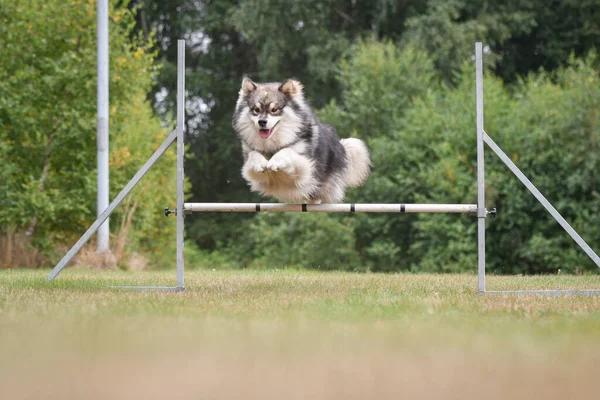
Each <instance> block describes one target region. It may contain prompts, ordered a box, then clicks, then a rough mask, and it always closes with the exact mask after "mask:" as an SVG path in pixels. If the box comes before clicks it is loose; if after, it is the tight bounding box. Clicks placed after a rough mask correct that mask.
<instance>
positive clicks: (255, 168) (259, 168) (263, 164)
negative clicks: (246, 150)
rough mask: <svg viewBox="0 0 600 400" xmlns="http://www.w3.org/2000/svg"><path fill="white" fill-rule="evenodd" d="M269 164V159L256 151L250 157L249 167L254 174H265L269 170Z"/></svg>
mask: <svg viewBox="0 0 600 400" xmlns="http://www.w3.org/2000/svg"><path fill="white" fill-rule="evenodd" d="M267 163H268V161H267V159H266V158H265V157H264V156H263V155H262V154H260V153H258V152H256V151H253V152H252V153H250V154H249V155H248V161H247V167H248V169H249V170H250V171H252V172H256V173H262V172H265V171H266V169H267Z"/></svg>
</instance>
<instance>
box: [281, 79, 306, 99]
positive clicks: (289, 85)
mask: <svg viewBox="0 0 600 400" xmlns="http://www.w3.org/2000/svg"><path fill="white" fill-rule="evenodd" d="M302 89H304V86H302V84H301V83H300V82H298V81H295V80H292V79H288V80H287V81H285V82H283V83H282V84H281V85H280V86H279V91H280V92H281V93H283V94H285V95H286V96H289V97H294V96H297V95H299V94H302Z"/></svg>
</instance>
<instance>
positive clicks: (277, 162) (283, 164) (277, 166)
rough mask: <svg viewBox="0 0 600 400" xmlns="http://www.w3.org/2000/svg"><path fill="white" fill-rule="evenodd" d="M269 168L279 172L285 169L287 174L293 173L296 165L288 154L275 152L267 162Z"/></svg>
mask: <svg viewBox="0 0 600 400" xmlns="http://www.w3.org/2000/svg"><path fill="white" fill-rule="evenodd" d="M267 170H269V171H273V172H277V171H283V172H285V173H286V174H293V173H294V171H296V167H295V165H294V163H293V161H292V159H291V158H290V157H288V156H287V155H286V154H279V153H277V154H275V155H274V156H273V158H271V159H270V160H269V162H268V163H267Z"/></svg>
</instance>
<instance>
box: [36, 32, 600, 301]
mask: <svg viewBox="0 0 600 400" xmlns="http://www.w3.org/2000/svg"><path fill="white" fill-rule="evenodd" d="M177 51H178V53H177V125H176V128H175V129H174V130H173V131H172V132H171V133H169V135H168V136H167V138H166V139H165V141H164V142H163V143H162V144H161V145H160V146H159V148H158V149H157V150H156V151H155V152H154V154H153V155H152V156H151V157H150V158H149V159H148V161H146V163H145V164H144V165H143V166H142V168H141V169H140V170H139V171H138V172H137V173H136V175H135V176H134V177H133V178H132V179H131V181H129V183H127V185H126V186H125V187H124V188H123V190H121V192H120V193H119V194H118V195H117V197H116V198H115V199H114V200H113V201H112V202H111V203H110V204H109V206H108V207H107V208H106V210H105V211H104V212H103V213H102V214H101V215H100V216H99V217H98V218H97V219H96V221H95V222H94V223H93V224H92V225H91V226H90V227H89V228H88V230H87V231H86V232H85V233H84V234H83V235H82V236H81V238H80V239H79V240H78V241H77V243H75V245H74V246H73V247H72V248H71V249H70V250H69V251H68V252H67V254H66V255H65V256H64V257H63V258H62V259H61V260H60V262H59V263H58V264H57V265H56V266H55V267H54V269H53V270H52V271H51V272H50V273H49V274H48V276H47V277H46V280H48V281H49V280H52V279H54V278H55V277H56V276H57V275H58V274H59V273H60V272H61V271H62V270H63V268H64V267H65V266H66V265H67V263H68V262H69V261H70V260H71V259H72V258H73V256H75V254H77V252H78V251H79V250H80V249H81V247H83V245H84V244H85V243H86V242H87V241H88V240H89V239H90V237H91V236H92V235H93V234H94V233H95V232H96V230H97V229H98V228H99V227H100V226H101V225H102V223H103V222H104V221H105V220H106V219H107V218H108V217H109V216H110V215H111V214H112V212H113V211H114V210H115V208H116V207H117V206H118V205H119V204H120V203H121V202H122V201H123V199H124V198H125V197H126V196H127V195H128V194H129V193H130V192H131V190H132V189H133V188H134V187H135V185H137V183H138V182H139V181H140V180H141V179H142V177H143V176H144V175H145V174H146V173H147V172H148V170H149V169H150V168H151V167H152V166H153V165H154V164H155V163H156V161H157V160H158V159H159V158H160V156H161V155H162V154H163V153H164V152H165V151H166V150H167V149H168V147H169V146H170V145H171V144H172V143H173V142H174V141H177V176H176V179H177V200H176V206H175V208H174V209H173V210H170V209H168V208H167V209H165V215H170V214H175V215H176V218H177V221H176V222H177V229H176V232H177V237H176V240H177V243H176V245H177V250H176V260H177V261H176V265H177V283H176V286H167V287H165V286H121V287H120V288H122V289H133V290H162V291H174V292H180V291H183V290H184V289H185V285H184V260H183V249H184V215H185V214H186V213H191V212H350V213H352V212H365V213H462V214H470V215H473V216H475V217H477V253H478V266H477V276H478V292H479V293H481V294H484V293H489V294H543V295H572V294H579V295H600V289H598V290H558V289H557V290H519V291H486V288H485V219H486V218H487V216H488V215H489V214H491V215H495V213H496V210H495V209H491V210H488V209H486V208H485V172H484V167H485V160H484V143H486V144H488V146H489V147H490V148H491V149H492V150H493V151H494V153H496V154H497V155H498V157H499V158H500V159H501V161H502V162H504V163H505V164H506V165H507V167H508V168H509V169H510V170H511V171H512V172H513V173H514V174H515V176H516V177H517V178H518V179H519V180H520V181H521V182H522V183H523V184H524V185H525V186H526V187H527V189H528V190H529V191H530V192H531V193H532V194H533V195H534V196H535V197H536V199H537V200H538V201H539V202H540V203H541V204H542V205H543V206H544V208H546V210H547V211H548V212H549V213H550V214H551V215H552V217H553V218H554V219H556V221H557V222H558V223H559V224H560V225H561V226H562V227H563V228H564V229H565V231H566V232H567V233H568V234H569V235H570V236H571V237H572V238H573V240H575V242H576V243H577V244H578V245H579V246H580V247H581V248H582V249H583V250H584V251H585V253H586V254H587V255H588V256H589V257H590V258H591V259H592V260H593V261H594V263H595V264H596V265H597V266H598V267H600V257H598V255H597V254H596V253H595V252H594V250H592V249H591V248H590V247H589V246H588V245H587V243H586V242H585V241H584V240H583V239H582V238H581V236H579V234H578V233H577V232H576V231H575V230H574V229H573V228H572V227H571V226H570V225H569V223H568V222H567V221H566V220H565V219H564V218H563V217H562V216H561V215H560V213H559V212H558V211H557V210H556V209H555V208H554V207H553V206H552V205H551V204H550V202H548V200H547V199H546V198H545V197H544V196H543V195H542V193H541V192H540V191H539V190H537V188H536V187H535V186H534V185H533V184H532V183H531V182H530V181H529V180H528V179H527V177H526V176H525V175H524V174H523V173H522V172H521V171H520V170H519V168H518V167H517V166H516V165H515V164H514V163H513V162H512V161H511V160H510V158H509V157H507V156H506V154H505V153H504V152H503V151H502V150H501V149H500V147H498V145H497V144H496V143H495V142H494V141H493V140H492V139H491V138H490V137H489V135H488V134H487V133H486V132H485V131H484V125H483V66H482V57H483V51H482V43H481V42H477V43H475V65H476V68H475V69H476V75H475V78H476V115H477V204H288V203H185V202H184V187H183V183H184V169H183V161H184V132H183V129H184V124H185V119H184V118H185V112H184V110H185V41H184V40H178V42H177Z"/></svg>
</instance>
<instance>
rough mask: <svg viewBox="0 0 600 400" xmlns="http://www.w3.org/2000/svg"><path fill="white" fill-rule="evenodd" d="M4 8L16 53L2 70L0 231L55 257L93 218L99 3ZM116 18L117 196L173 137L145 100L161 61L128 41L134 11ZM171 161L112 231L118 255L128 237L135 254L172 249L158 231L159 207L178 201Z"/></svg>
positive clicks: (5, 35)
mask: <svg viewBox="0 0 600 400" xmlns="http://www.w3.org/2000/svg"><path fill="white" fill-rule="evenodd" d="M0 10H1V11H0V12H1V13H2V14H1V20H2V28H0V42H2V45H3V47H4V50H5V53H6V54H8V55H10V56H9V57H6V58H5V60H4V61H3V63H2V65H1V66H0V90H1V91H2V93H3V96H2V98H0V151H1V153H0V154H1V155H2V160H3V162H2V163H0V164H1V165H0V176H2V180H1V182H0V193H2V194H1V195H0V201H1V203H2V204H1V206H0V210H1V214H0V226H1V230H2V233H3V234H4V235H7V234H8V233H9V232H13V233H14V232H20V233H24V234H25V235H27V236H28V237H29V238H30V241H31V243H32V244H33V245H34V246H35V247H36V248H38V249H43V250H45V251H46V252H51V250H52V249H53V248H54V246H55V245H56V243H57V242H64V241H67V240H68V241H69V242H72V241H73V240H74V239H75V238H76V237H77V236H79V235H80V234H81V233H82V232H83V231H84V230H85V228H86V227H87V226H89V225H90V223H91V222H92V221H93V219H94V218H93V216H94V215H95V209H94V208H95V204H96V202H95V193H96V186H95V176H96V175H95V172H94V171H95V168H96V162H95V152H96V151H95V150H96V139H95V132H96V130H95V124H96V117H95V107H96V98H95V93H96V89H95V86H96V78H95V76H96V43H95V42H96V37H95V30H94V29H90V27H91V26H94V25H95V20H96V8H95V3H94V2H89V1H84V0H71V1H68V2H63V1H58V0H51V1H34V0H30V1H27V2H19V3H3V5H2V8H1V9H0ZM110 16H111V26H110V32H111V33H110V45H111V48H110V56H111V62H110V77H111V78H110V79H111V82H110V96H111V97H110V102H111V118H110V133H111V154H110V164H111V197H114V196H115V195H116V193H117V192H118V191H119V190H120V189H121V188H122V187H123V186H124V184H125V183H126V182H127V181H128V180H129V179H130V178H131V177H132V176H133V175H134V173H135V172H136V171H137V169H138V168H139V167H140V166H141V165H142V164H143V162H144V161H145V160H146V159H147V158H148V156H149V155H150V154H151V153H152V151H153V150H154V149H155V148H156V147H157V146H158V144H160V142H161V141H162V139H163V138H164V136H165V130H164V129H163V128H161V126H160V121H159V120H158V119H157V118H155V117H153V115H152V114H153V113H152V110H151V107H150V105H149V104H148V103H147V101H146V99H145V97H146V93H147V91H148V90H149V89H150V86H151V83H152V75H153V74H154V71H155V67H154V65H153V62H154V61H153V56H152V54H151V53H149V52H148V51H147V49H146V47H145V46H144V45H143V44H142V43H140V42H139V41H138V40H136V39H131V40H130V39H128V37H129V33H131V28H132V26H133V25H132V22H133V15H132V14H131V12H129V11H128V10H127V9H123V8H119V7H117V8H115V7H112V8H111V10H110ZM24 37H27V38H28V41H27V45H26V46H24V43H23V40H22V38H24ZM167 158H170V160H171V162H169V160H164V161H163V162H162V163H161V164H160V165H158V166H157V168H155V169H154V170H153V171H152V172H150V176H149V177H148V178H146V180H145V181H144V182H143V183H142V184H141V185H140V187H139V188H138V189H136V193H135V194H134V195H132V197H131V198H130V199H129V201H128V203H127V204H126V205H125V206H124V207H122V208H120V209H118V211H117V213H116V218H115V221H116V223H115V224H112V227H113V234H117V235H118V236H119V239H120V240H117V251H123V248H122V246H124V243H125V242H126V241H127V240H126V239H128V240H131V241H132V242H133V246H131V247H130V249H136V250H139V249H145V250H146V252H147V254H151V253H157V252H158V251H154V250H156V249H161V248H162V247H163V246H165V247H169V246H171V245H170V242H169V240H167V239H165V238H162V237H161V235H160V228H158V227H157V226H156V222H157V220H158V216H159V215H160V214H159V210H160V209H161V207H162V208H164V206H165V205H166V204H172V203H173V201H174V194H175V190H174V187H175V183H174V179H173V177H174V169H175V168H174V161H173V160H174V157H173V155H172V154H171V155H167ZM4 160H6V162H4ZM142 205H143V206H142ZM134 214H135V216H136V218H133V215H134ZM169 229H172V227H169V228H167V230H169ZM136 245H139V246H136ZM119 246H121V247H119ZM148 250H151V251H150V252H149V251H148Z"/></svg>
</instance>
